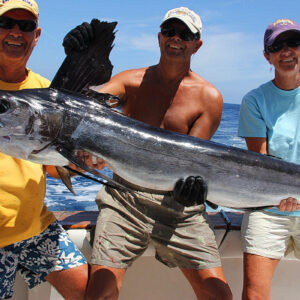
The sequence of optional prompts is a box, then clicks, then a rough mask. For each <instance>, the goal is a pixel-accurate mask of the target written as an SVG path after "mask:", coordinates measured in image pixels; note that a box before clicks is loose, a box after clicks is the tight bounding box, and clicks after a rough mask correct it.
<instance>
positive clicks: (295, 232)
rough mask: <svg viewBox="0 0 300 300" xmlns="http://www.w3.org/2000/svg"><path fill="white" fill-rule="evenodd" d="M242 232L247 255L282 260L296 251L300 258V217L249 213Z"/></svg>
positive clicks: (245, 218)
mask: <svg viewBox="0 0 300 300" xmlns="http://www.w3.org/2000/svg"><path fill="white" fill-rule="evenodd" d="M241 232H242V246H243V251H244V252H246V253H250V254H256V255H260V256H265V257H269V258H274V259H281V258H282V257H283V256H285V255H287V254H288V253H290V252H292V251H294V254H295V256H296V257H297V258H300V217H295V216H285V215H278V214H274V213H270V212H266V211H254V212H250V213H248V212H247V213H245V214H244V217H243V223H242V228H241Z"/></svg>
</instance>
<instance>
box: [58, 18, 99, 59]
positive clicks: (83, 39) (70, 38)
mask: <svg viewBox="0 0 300 300" xmlns="http://www.w3.org/2000/svg"><path fill="white" fill-rule="evenodd" d="M93 39H94V29H93V20H92V21H91V23H87V22H84V23H82V24H81V25H78V26H76V27H75V28H74V29H72V30H71V31H69V32H68V33H67V34H66V36H65V37H64V40H63V43H62V45H63V46H64V48H65V52H66V54H67V55H68V54H70V52H71V51H72V50H75V51H83V50H85V49H87V48H88V46H89V43H90V41H92V40H93Z"/></svg>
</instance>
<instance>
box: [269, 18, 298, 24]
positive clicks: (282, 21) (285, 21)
mask: <svg viewBox="0 0 300 300" xmlns="http://www.w3.org/2000/svg"><path fill="white" fill-rule="evenodd" d="M278 24H280V25H282V26H284V25H288V24H291V25H294V24H295V22H293V21H292V20H289V19H279V20H277V21H276V22H274V23H273V25H274V26H276V25H278Z"/></svg>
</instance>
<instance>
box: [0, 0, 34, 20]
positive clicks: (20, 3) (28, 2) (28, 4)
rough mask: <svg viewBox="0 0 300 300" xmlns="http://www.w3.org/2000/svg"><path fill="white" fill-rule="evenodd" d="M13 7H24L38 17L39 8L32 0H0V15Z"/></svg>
mask: <svg viewBox="0 0 300 300" xmlns="http://www.w3.org/2000/svg"><path fill="white" fill-rule="evenodd" d="M13 9H24V10H27V11H29V12H31V13H32V14H33V15H34V16H35V18H36V19H37V20H38V18H39V8H38V5H37V3H36V2H35V1H34V0H0V16H2V15H3V14H5V13H6V12H8V11H10V10H13Z"/></svg>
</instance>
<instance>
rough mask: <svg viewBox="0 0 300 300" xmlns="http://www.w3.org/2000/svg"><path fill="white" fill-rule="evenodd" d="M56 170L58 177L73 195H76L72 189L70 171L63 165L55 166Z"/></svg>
mask: <svg viewBox="0 0 300 300" xmlns="http://www.w3.org/2000/svg"><path fill="white" fill-rule="evenodd" d="M56 171H57V173H58V175H59V176H60V179H61V180H62V182H63V183H64V184H65V186H66V187H67V188H68V189H69V191H70V192H71V193H72V194H73V195H76V194H75V192H74V190H73V186H72V181H71V175H70V171H69V170H68V169H66V168H64V167H56Z"/></svg>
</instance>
